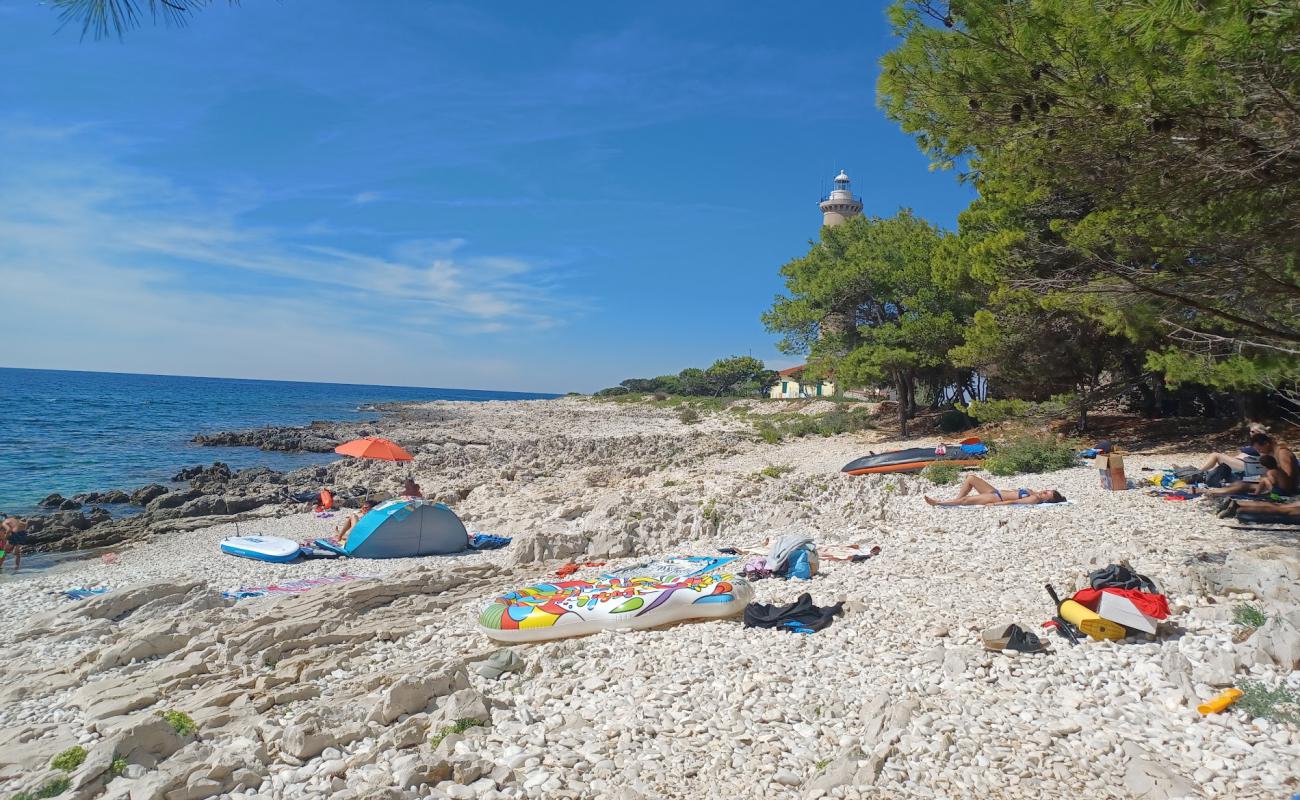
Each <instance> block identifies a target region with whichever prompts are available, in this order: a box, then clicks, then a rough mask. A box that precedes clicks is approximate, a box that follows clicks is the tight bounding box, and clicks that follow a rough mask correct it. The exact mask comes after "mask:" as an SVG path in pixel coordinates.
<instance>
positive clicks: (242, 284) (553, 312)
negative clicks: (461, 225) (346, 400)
mask: <svg viewBox="0 0 1300 800" xmlns="http://www.w3.org/2000/svg"><path fill="white" fill-rule="evenodd" d="M56 133H57V132H49V133H47V134H41V133H40V131H22V132H21V133H20V134H16V133H15V131H14V129H12V128H9V129H4V128H3V126H0V147H4V146H8V147H10V148H12V147H13V146H14V145H15V144H18V145H20V146H19V147H17V148H16V151H15V149H10V151H9V152H10V153H11V154H16V155H19V157H16V158H14V159H13V160H12V162H11V163H12V164H13V168H12V169H11V168H9V166H8V165H7V166H6V169H5V170H3V171H0V285H3V286H4V287H5V289H6V296H7V297H8V298H10V302H9V304H8V309H7V311H6V314H7V315H8V316H9V323H10V325H11V326H12V327H11V330H14V331H18V332H19V335H18V336H17V337H6V339H8V341H7V342H6V343H5V344H4V345H3V346H2V347H0V363H7V364H9V365H19V364H21V365H25V366H36V367H40V366H45V367H70V368H84V369H106V370H121V371H158V372H176V373H181V374H210V375H232V376H248V377H274V378H290V379H311V380H321V379H337V380H349V381H361V382H365V381H372V382H382V383H407V384H420V385H437V384H439V383H442V384H446V383H448V382H449V380H450V382H452V383H457V384H460V385H475V386H483V387H491V388H529V387H530V385H531V386H537V384H536V383H531V381H533V380H535V378H534V377H531V376H535V375H538V374H540V369H539V368H538V365H535V364H519V363H511V362H510V360H509V359H508V358H505V359H495V360H489V359H486V358H484V357H483V356H484V350H490V349H491V347H492V346H491V344H490V343H484V342H483V341H482V339H483V337H492V338H496V337H501V336H510V335H516V334H518V333H519V332H521V331H525V332H526V331H530V330H532V331H541V330H549V329H551V328H553V327H554V326H556V325H557V324H559V323H560V322H562V320H563V319H564V318H565V317H566V316H567V315H568V314H569V313H570V312H571V310H572V309H571V307H570V302H569V301H566V300H564V299H562V298H560V297H557V296H556V295H555V294H554V293H553V292H552V291H551V290H550V288H549V287H550V285H551V284H552V282H553V280H554V279H553V276H550V275H548V274H547V271H546V270H545V269H543V268H541V267H538V266H537V265H535V264H534V263H531V262H529V261H527V260H524V259H519V258H516V257H513V256H511V257H505V256H495V255H475V254H473V252H472V248H471V246H470V244H469V243H467V242H465V241H464V240H462V239H447V240H405V241H399V242H395V243H392V244H391V245H390V246H388V247H386V248H385V249H384V250H382V251H380V252H373V253H372V252H360V251H357V250H352V249H347V248H340V247H337V246H323V245H317V244H310V243H306V244H305V243H303V242H302V241H301V240H300V239H299V238H298V237H300V236H301V231H296V232H291V231H281V230H278V229H276V228H272V227H256V226H251V225H249V224H247V223H246V222H244V219H245V217H243V216H241V214H240V212H239V211H236V210H229V209H226V208H223V207H222V204H221V203H219V202H213V203H205V202H200V201H199V200H197V199H196V198H194V197H192V196H190V195H189V194H188V193H187V192H185V191H183V190H181V189H180V188H178V187H177V186H175V185H173V184H171V183H170V182H169V181H166V180H164V179H161V178H158V177H156V176H152V175H148V174H142V173H140V172H138V171H133V170H129V169H125V168H123V167H121V166H119V165H116V164H114V163H113V162H111V161H105V160H102V159H95V158H87V157H72V156H68V155H60V156H59V157H58V159H57V160H56V159H54V158H51V157H50V156H49V155H48V154H47V153H45V152H44V151H45V150H46V144H45V143H47V142H48V141H50V140H54V139H56V138H61V137H56ZM68 136H75V134H73V133H69V134H68ZM61 144H62V145H64V146H61V147H60V151H61V153H64V154H66V153H68V152H72V151H75V148H71V147H66V144H67V142H66V141H61ZM14 298H21V301H20V302H13V299H14ZM458 337H460V338H465V339H466V342H468V343H470V344H473V345H474V346H475V347H474V348H470V347H467V346H466V344H465V343H462V342H458V341H457V339H458ZM404 364H406V365H410V368H409V369H406V370H404V369H403V367H402V365H404ZM505 365H508V366H505ZM445 370H450V371H451V372H452V373H453V374H454V375H455V376H456V377H455V378H454V380H453V379H448V378H445V377H443V378H439V377H438V375H439V374H441V373H442V372H443V371H445ZM493 370H497V371H493ZM404 375H409V377H404ZM525 375H527V376H530V377H527V378H525V377H523V376H525ZM522 380H528V381H530V383H529V384H524V383H520V381H522ZM539 388H543V387H539Z"/></svg>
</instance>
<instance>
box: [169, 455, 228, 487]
mask: <svg viewBox="0 0 1300 800" xmlns="http://www.w3.org/2000/svg"><path fill="white" fill-rule="evenodd" d="M232 475H234V473H233V472H231V470H230V465H229V464H225V463H222V462H220V461H213V462H212V466H210V467H205V466H203V465H201V464H200V465H199V466H196V467H186V468H185V469H183V470H181V471H180V472H178V473H176V475H174V476H173V477H172V480H173V481H176V482H177V483H180V482H182V481H189V482H190V486H192V487H194V488H196V489H197V488H199V487H201V486H204V485H206V484H212V483H225V482H226V481H228V480H230V478H231V476H232Z"/></svg>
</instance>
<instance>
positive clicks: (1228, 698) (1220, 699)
mask: <svg viewBox="0 0 1300 800" xmlns="http://www.w3.org/2000/svg"><path fill="white" fill-rule="evenodd" d="M1242 694H1243V692H1242V691H1241V690H1240V689H1225V690H1224V691H1223V692H1222V693H1221V694H1219V695H1217V696H1216V697H1213V698H1211V699H1209V700H1206V701H1205V702H1204V703H1201V704H1200V705H1199V706H1197V707H1196V710H1197V711H1199V712H1201V714H1203V715H1205V716H1209V715H1210V714H1217V713H1219V712H1220V711H1223V710H1224V709H1226V708H1227V707H1228V706H1230V705H1232V704H1233V703H1235V702H1237V701H1238V700H1240V699H1241V695H1242Z"/></svg>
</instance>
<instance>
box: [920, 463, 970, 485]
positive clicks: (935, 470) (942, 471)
mask: <svg viewBox="0 0 1300 800" xmlns="http://www.w3.org/2000/svg"><path fill="white" fill-rule="evenodd" d="M958 475H961V467H959V466H958V465H956V464H943V463H935V464H931V465H930V466H928V467H926V468H925V469H923V470H921V477H922V478H925V479H926V480H928V481H929V482H930V483H933V484H935V485H936V486H947V485H948V484H950V483H956V482H957V476H958Z"/></svg>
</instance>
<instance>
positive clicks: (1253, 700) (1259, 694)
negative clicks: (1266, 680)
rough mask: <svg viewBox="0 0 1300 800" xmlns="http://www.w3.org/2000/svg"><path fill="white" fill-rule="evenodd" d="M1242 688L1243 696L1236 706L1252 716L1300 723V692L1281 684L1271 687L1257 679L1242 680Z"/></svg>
mask: <svg viewBox="0 0 1300 800" xmlns="http://www.w3.org/2000/svg"><path fill="white" fill-rule="evenodd" d="M1240 688H1241V691H1242V696H1241V699H1240V700H1238V701H1237V703H1236V707H1237V708H1239V709H1241V710H1242V711H1244V712H1246V713H1247V714H1249V715H1250V716H1251V717H1263V718H1264V719H1271V720H1273V721H1274V722H1287V723H1292V724H1296V723H1300V694H1297V693H1296V692H1294V691H1292V690H1290V689H1288V688H1287V687H1285V686H1281V685H1279V686H1278V687H1277V688H1274V689H1270V688H1269V687H1267V686H1265V685H1264V684H1263V683H1260V682H1257V681H1242V682H1241V686H1240Z"/></svg>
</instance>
